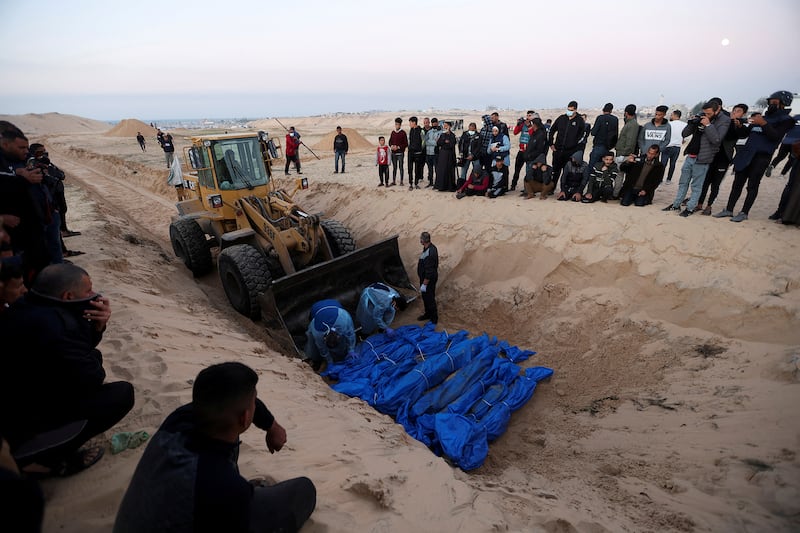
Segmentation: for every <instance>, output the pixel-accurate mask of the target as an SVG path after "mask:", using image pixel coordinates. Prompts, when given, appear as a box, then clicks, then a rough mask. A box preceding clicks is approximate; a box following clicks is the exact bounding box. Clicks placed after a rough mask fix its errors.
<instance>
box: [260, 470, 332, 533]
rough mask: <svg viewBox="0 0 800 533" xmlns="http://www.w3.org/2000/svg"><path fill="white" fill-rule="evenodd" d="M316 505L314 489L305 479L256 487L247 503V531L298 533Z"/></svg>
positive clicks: (315, 491)
mask: <svg viewBox="0 0 800 533" xmlns="http://www.w3.org/2000/svg"><path fill="white" fill-rule="evenodd" d="M316 506H317V489H316V487H314V483H312V482H311V480H310V479H308V478H307V477H298V478H294V479H288V480H286V481H282V482H281V483H277V484H275V485H271V486H268V487H257V488H256V489H255V490H254V491H253V501H252V503H251V504H250V531H258V532H261V531H264V532H272V531H274V532H278V531H280V532H281V533H284V532H285V533H290V532H293V531H298V530H299V529H300V528H301V527H303V524H305V523H306V520H308V519H309V517H311V513H313V512H314V508H315V507H316Z"/></svg>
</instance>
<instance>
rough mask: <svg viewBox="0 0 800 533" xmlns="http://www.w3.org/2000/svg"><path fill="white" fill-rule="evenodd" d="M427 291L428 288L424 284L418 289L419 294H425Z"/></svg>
mask: <svg viewBox="0 0 800 533" xmlns="http://www.w3.org/2000/svg"><path fill="white" fill-rule="evenodd" d="M427 290H428V286H427V285H426V284H424V283H423V284H422V285H421V286H420V288H419V292H425V291H427Z"/></svg>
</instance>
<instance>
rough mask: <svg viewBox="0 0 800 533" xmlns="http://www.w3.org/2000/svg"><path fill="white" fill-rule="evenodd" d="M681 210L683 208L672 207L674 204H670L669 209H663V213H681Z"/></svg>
mask: <svg viewBox="0 0 800 533" xmlns="http://www.w3.org/2000/svg"><path fill="white" fill-rule="evenodd" d="M680 210H681V208H680V207H675V206H674V205H672V204H669V205H668V206H667V207H665V208H664V209H662V211H680Z"/></svg>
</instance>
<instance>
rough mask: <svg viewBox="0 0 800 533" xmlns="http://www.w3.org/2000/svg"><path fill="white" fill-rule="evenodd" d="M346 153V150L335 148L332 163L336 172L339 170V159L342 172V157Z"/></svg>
mask: <svg viewBox="0 0 800 533" xmlns="http://www.w3.org/2000/svg"><path fill="white" fill-rule="evenodd" d="M346 155H347V152H343V151H340V150H336V152H335V153H334V158H333V164H334V170H335V171H336V172H339V159H341V160H342V172H344V158H345V156H346Z"/></svg>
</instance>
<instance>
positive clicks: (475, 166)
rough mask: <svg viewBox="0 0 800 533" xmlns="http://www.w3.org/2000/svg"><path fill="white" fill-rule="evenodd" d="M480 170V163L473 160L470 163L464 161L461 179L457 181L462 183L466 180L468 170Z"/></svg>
mask: <svg viewBox="0 0 800 533" xmlns="http://www.w3.org/2000/svg"><path fill="white" fill-rule="evenodd" d="M480 169H481V162H480V161H479V160H477V159H473V160H472V161H467V160H464V165H463V166H462V167H461V174H460V176H461V178H460V179H459V181H460V182H461V183H464V182H465V181H466V180H467V175H469V173H470V170H480Z"/></svg>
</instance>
